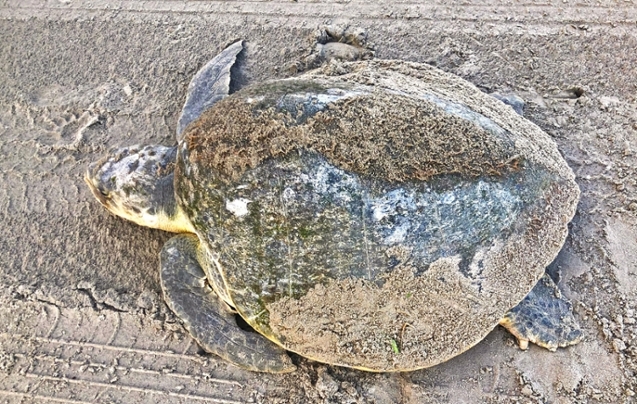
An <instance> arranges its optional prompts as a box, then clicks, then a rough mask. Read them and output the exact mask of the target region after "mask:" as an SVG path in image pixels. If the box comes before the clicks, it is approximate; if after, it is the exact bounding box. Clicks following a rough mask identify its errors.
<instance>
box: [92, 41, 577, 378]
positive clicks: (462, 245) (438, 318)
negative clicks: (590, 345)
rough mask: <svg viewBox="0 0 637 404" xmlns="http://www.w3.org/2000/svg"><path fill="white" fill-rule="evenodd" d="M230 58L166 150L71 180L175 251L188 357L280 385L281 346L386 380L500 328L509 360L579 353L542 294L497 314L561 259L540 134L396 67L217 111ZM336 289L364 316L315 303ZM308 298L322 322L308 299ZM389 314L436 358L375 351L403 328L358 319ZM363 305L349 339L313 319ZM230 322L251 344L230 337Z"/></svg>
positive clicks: (204, 74) (113, 162) (465, 87)
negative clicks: (206, 357)
mask: <svg viewBox="0 0 637 404" xmlns="http://www.w3.org/2000/svg"><path fill="white" fill-rule="evenodd" d="M240 50H241V46H240V43H236V44H234V45H232V46H231V47H229V48H227V49H226V50H225V51H224V52H222V53H221V54H220V55H219V56H217V57H216V58H215V59H213V60H212V61H211V62H210V63H208V64H207V65H206V66H205V67H204V68H203V69H202V71H201V72H199V73H198V74H197V76H196V77H195V78H194V79H193V83H191V87H190V88H189V94H188V99H187V101H186V104H185V106H184V111H183V113H182V117H181V118H180V123H179V129H178V140H179V144H178V145H177V146H176V148H166V147H162V146H148V147H146V148H144V149H139V148H134V149H133V150H129V149H122V150H120V151H118V152H116V153H115V156H114V157H107V158H105V159H104V160H102V161H101V162H99V163H98V164H97V165H94V166H92V167H90V168H89V172H88V173H87V183H88V184H89V186H90V187H91V190H92V191H93V193H94V195H95V196H96V198H97V199H98V200H99V201H100V202H101V203H102V204H103V205H104V206H105V207H107V208H108V209H109V210H110V211H111V212H113V213H115V214H117V215H120V216H122V217H125V218H127V219H129V220H133V221H135V222H136V223H139V224H142V225H148V226H151V227H156V228H161V229H164V230H168V231H173V232H177V233H190V234H187V235H179V236H176V237H175V238H173V239H171V240H170V241H169V242H168V243H167V244H166V245H165V246H164V248H163V250H162V252H161V279H162V288H163V290H164V294H165V297H166V301H167V303H168V304H169V306H170V307H171V309H172V310H173V311H175V313H177V315H179V316H180V317H181V318H182V319H183V320H184V324H185V326H186V328H187V329H188V330H189V331H190V333H191V334H192V335H193V337H194V338H195V339H196V340H197V341H199V343H200V344H201V345H202V347H204V349H206V350H207V351H209V352H213V353H216V354H217V355H219V356H221V357H223V358H225V359H227V360H229V361H230V362H232V363H235V364H237V365H238V366H241V367H243V368H246V369H250V370H257V371H267V372H287V371H291V370H293V369H294V366H293V365H292V364H291V362H290V360H289V358H288V357H287V356H286V355H285V352H284V351H283V349H282V348H281V347H283V348H285V349H289V350H293V351H295V352H297V353H299V354H301V355H305V356H308V357H311V358H312V359H315V360H319V361H322V362H328V363H334V364H338V365H341V366H351V367H356V368H360V369H364V370H370V371H396V370H403V371H404V370H413V369H418V368H422V367H426V366H432V365H434V364H436V363H439V362H440V361H443V360H446V359H448V358H450V357H452V356H454V355H457V354H459V353H461V352H463V351H464V350H466V349H468V348H469V347H471V346H473V345H474V344H475V343H477V342H478V341H479V340H480V339H482V338H483V337H484V336H485V335H486V334H487V333H488V332H489V331H490V330H491V329H492V328H493V327H494V326H495V325H496V324H497V323H498V321H501V323H502V324H503V325H505V326H506V327H507V328H509V329H511V330H512V332H513V334H514V335H516V337H517V338H518V339H519V341H520V344H521V345H524V344H525V343H527V342H526V341H531V342H534V343H537V344H539V345H543V346H546V347H547V348H549V349H554V347H556V346H566V345H569V344H572V343H576V342H577V341H578V340H579V339H580V337H581V333H580V331H579V329H578V328H577V325H576V324H575V322H574V321H571V320H572V314H571V313H570V306H569V305H568V304H567V303H566V302H564V301H561V300H559V296H558V295H557V294H556V293H555V289H554V286H551V285H552V281H551V280H550V278H548V277H544V278H543V280H542V282H541V283H540V285H538V287H537V288H536V289H533V293H532V295H530V297H529V298H527V299H525V300H524V301H523V302H522V304H521V305H520V306H518V307H517V308H516V309H514V310H513V311H511V312H510V313H509V314H506V315H505V313H506V312H507V311H508V310H509V309H510V308H511V307H513V306H514V305H516V304H517V303H519V302H520V301H521V300H522V299H523V298H524V296H525V295H526V294H527V293H528V292H529V291H530V290H531V289H532V288H533V285H534V284H535V283H536V282H537V281H538V279H540V278H542V275H543V273H544V268H545V266H546V265H548V263H550V261H551V260H552V259H553V258H554V257H555V255H556V254H557V252H558V251H559V249H560V247H561V245H562V243H563V241H564V238H565V237H566V232H567V227H566V225H567V223H568V221H569V220H570V219H571V218H572V216H573V214H574V211H575V206H576V203H577V200H578V196H579V191H578V189H577V186H576V184H575V183H574V181H573V177H574V176H573V174H572V172H571V171H570V169H569V168H568V166H567V165H566V164H565V162H564V161H563V159H562V158H561V156H560V155H559V153H558V152H557V149H556V147H555V144H554V143H553V142H552V141H551V140H550V138H549V137H548V136H547V135H546V134H544V133H543V132H541V131H540V130H539V129H538V128H537V127H535V126H534V125H532V124H531V123H529V122H528V121H526V120H524V119H523V118H521V117H519V116H518V115H517V114H516V113H515V112H514V111H513V110H511V109H510V108H509V107H507V106H504V105H503V104H501V103H500V102H499V101H496V100H495V99H493V98H491V97H488V96H486V95H484V94H482V93H481V92H480V91H479V90H477V89H476V88H475V87H473V86H471V85H470V84H468V83H466V82H464V81H463V80H461V79H459V78H457V77H454V76H451V75H448V74H446V73H443V72H440V71H438V70H436V69H434V68H431V67H428V66H425V65H417V64H409V63H404V62H398V61H386V62H383V61H371V62H360V63H353V64H344V65H335V66H336V68H335V69H334V70H331V69H332V67H331V66H332V65H330V66H327V67H326V68H324V69H323V70H321V71H317V72H310V73H307V74H305V75H303V76H301V77H299V78H298V79H291V80H282V81H273V82H267V83H263V84H259V85H255V86H252V87H248V88H245V89H242V90H240V91H239V92H237V93H235V94H233V95H231V96H230V97H226V95H227V94H228V90H229V75H230V73H229V72H230V67H231V66H232V65H233V64H234V60H235V58H236V55H237V53H238V52H239V51H240ZM213 104H214V106H213ZM211 106H212V107H211ZM183 128H185V130H184V131H183V133H182V129H183ZM175 159H176V160H175ZM173 170H174V171H173ZM529 248H531V250H529ZM434 266H435V268H436V270H435V271H433V272H431V273H430V268H433V267H434ZM432 273H439V274H440V275H436V276H435V277H433V278H432V276H431V274H432ZM399 274H400V275H399ZM445 274H446V275H445ZM430 278H431V279H430ZM445 278H446V279H447V280H449V281H451V280H452V279H455V280H454V281H453V282H454V284H453V285H451V284H448V285H447V286H445V285H446V284H445V282H447V280H446V279H445ZM409 279H413V281H410V280H409ZM359 281H360V282H363V283H357V282H359ZM351 282H353V283H351ZM427 282H430V283H429V284H428V283H427ZM431 282H433V283H431ZM350 284H351V287H352V288H354V289H352V291H354V290H355V288H358V287H362V289H361V290H369V291H370V296H371V295H375V296H377V299H380V300H379V302H380V303H378V302H377V303H374V304H381V306H382V307H381V306H379V307H378V308H377V309H374V307H371V306H369V304H371V303H370V302H365V301H364V300H365V299H362V300H360V301H357V300H354V301H350V300H348V299H347V298H346V297H348V296H345V295H343V294H342V292H338V293H335V292H330V291H332V290H333V291H337V290H342V288H343V287H347V285H350ZM357 285H358V286H357ZM385 285H395V286H392V288H395V289H388V288H387V287H385ZM401 285H402V286H401ZM414 285H422V286H418V288H417V289H413V286H414ZM547 285H548V286H547ZM370 288H371V289H370ZM437 288H438V289H437ZM439 288H442V289H439ZM434 290H439V292H436V293H439V294H436V293H433V292H430V291H434ZM318 291H327V293H328V294H327V296H326V297H325V299H323V298H321V299H323V301H322V304H325V310H326V311H325V312H321V311H320V310H319V311H318V312H316V310H314V309H315V308H316V304H317V303H316V302H315V301H312V300H311V299H310V297H309V296H310V295H312V296H315V295H316V294H317V293H318ZM321 293H322V292H321ZM454 294H456V295H454ZM319 295H320V293H319ZM438 295H439V296H441V299H443V300H439V301H436V296H438ZM412 296H413V298H411V297H412ZM308 299H310V300H308ZM405 299H407V300H405ZM454 301H456V302H458V303H460V302H464V303H462V304H464V306H462V305H460V306H458V305H455V304H454V306H458V307H455V308H454V310H456V311H457V310H459V311H457V312H458V317H456V318H454V317H453V316H452V317H449V315H448V313H451V312H454V311H453V310H451V311H450V309H451V307H450V306H448V305H449V304H453V302H454ZM419 302H426V307H425V306H423V304H425V303H419ZM304 305H305V306H304ZM339 305H340V306H339ZM357 305H360V307H359V308H357ZM392 305H396V307H403V309H401V310H407V311H408V312H409V313H411V317H410V318H415V319H416V320H409V321H412V323H410V324H409V325H410V330H416V329H419V328H422V329H431V328H432V324H433V326H434V328H439V330H440V331H441V332H443V335H442V337H441V338H439V339H440V341H442V342H438V345H435V344H434V345H431V346H430V345H429V340H431V339H432V337H429V336H427V334H426V333H425V334H422V335H417V334H416V335H413V336H412V337H411V338H412V339H411V340H405V341H400V342H401V345H403V346H404V347H405V349H407V348H409V347H410V348H409V349H412V350H413V352H414V353H413V355H409V356H408V355H402V356H401V355H396V354H395V352H394V354H392V350H391V349H389V351H387V349H386V348H387V347H386V346H385V345H383V344H386V343H387V338H392V337H391V335H395V334H392V333H395V331H394V330H395V329H394V328H391V327H395V325H391V324H390V323H392V321H393V320H392V319H394V320H395V319H397V318H398V317H399V315H402V314H400V313H398V312H396V313H395V315H393V314H392V313H391V311H390V312H388V313H389V317H388V318H389V319H390V320H392V321H385V320H383V319H382V318H381V319H380V320H379V321H380V322H376V323H374V321H376V320H373V319H372V318H376V316H375V315H374V314H375V313H380V311H382V312H383V313H385V314H387V313H386V312H387V310H390V307H391V306H392ZM302 307H307V309H302V310H301V313H303V312H305V313H307V317H306V318H303V317H298V316H297V314H298V310H297V308H302ZM339 307H340V308H339ZM370 307H371V310H372V312H371V313H370V314H371V315H370V316H369V317H368V318H367V319H365V318H362V319H360V320H356V322H354V323H353V327H352V328H350V329H345V330H344V329H342V327H343V324H345V323H344V322H337V320H336V319H335V318H332V317H326V314H327V312H328V311H329V312H330V313H333V314H332V315H334V313H336V315H337V317H338V313H339V312H340V313H341V314H343V313H345V312H347V313H351V316H354V317H355V316H356V313H359V312H360V313H363V312H365V311H366V310H367V311H369V310H370ZM310 309H312V310H310ZM235 310H236V312H237V313H238V314H240V315H241V316H242V317H243V318H244V319H245V320H246V321H247V322H248V324H250V325H252V326H253V327H254V328H255V329H256V330H257V331H258V332H259V333H260V334H261V335H260V334H256V333H249V332H245V331H242V330H241V329H239V328H238V327H237V326H236V324H234V323H233V321H234V319H233V313H234V311H235ZM373 310H376V312H374V311H373ZM349 315H350V314H348V316H349ZM569 316H570V317H569ZM273 318H274V319H276V324H274V323H271V320H272V319H273ZM324 318H325V319H326V320H323V319H324ZM352 318H353V317H352ZM295 319H296V320H295ZM565 319H566V320H565ZM396 321H398V320H396ZM400 321H403V320H400ZM414 321H415V322H414ZM305 324H308V325H309V326H307V327H306V326H305ZM399 324H402V323H399ZM436 324H438V325H439V327H436V326H435V325H436ZM386 327H389V328H386ZM357 328H362V329H364V330H365V332H367V331H369V330H371V331H372V334H370V335H369V336H367V337H363V336H362V335H363V334H361V338H365V339H366V340H365V341H363V342H364V344H363V345H365V348H364V350H363V351H360V352H358V351H351V350H350V351H349V352H342V351H341V349H340V348H339V347H341V346H344V345H343V344H350V343H351V341H352V339H351V338H352V333H353V332H354V331H353V330H354V329H357ZM403 328H404V327H403ZM317 332H318V334H317ZM325 333H327V334H329V335H330V338H331V339H322V336H323V335H326V334H325ZM374 333H375V334H374ZM339 335H340V336H339ZM364 335H367V334H364ZM376 336H378V338H380V339H381V340H383V341H382V343H379V344H376V345H375V344H374V342H375V341H374V339H375V338H376ZM388 336H389V337H388ZM266 337H267V339H266ZM355 337H356V336H355V335H354V338H355ZM434 339H436V338H434ZM269 340H271V341H269ZM328 340H329V342H328ZM446 340H448V341H449V342H448V343H446V344H445V343H444V341H446ZM353 341H356V340H355V339H354V340H353ZM440 343H442V344H443V345H440ZM321 344H325V345H321ZM279 345H280V346H281V347H279ZM359 345H360V344H359ZM405 352H407V351H405Z"/></svg>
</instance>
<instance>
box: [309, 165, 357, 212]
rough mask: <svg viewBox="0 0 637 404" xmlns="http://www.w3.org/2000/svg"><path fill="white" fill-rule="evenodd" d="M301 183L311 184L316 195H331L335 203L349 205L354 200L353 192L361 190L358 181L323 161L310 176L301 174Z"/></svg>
mask: <svg viewBox="0 0 637 404" xmlns="http://www.w3.org/2000/svg"><path fill="white" fill-rule="evenodd" d="M301 181H302V182H304V183H306V184H311V185H312V189H313V190H314V192H315V193H316V194H319V195H326V194H329V195H331V196H332V198H333V199H334V200H335V201H341V202H344V203H348V202H350V201H351V200H352V196H351V193H352V190H355V189H359V188H360V184H359V183H358V181H357V179H356V178H355V177H354V176H353V175H350V174H348V173H346V172H345V171H344V170H340V169H338V168H336V167H334V166H332V165H331V164H329V163H327V162H325V161H321V162H320V163H319V164H318V165H317V167H315V170H314V171H313V172H312V173H310V174H301Z"/></svg>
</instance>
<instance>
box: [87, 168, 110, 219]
mask: <svg viewBox="0 0 637 404" xmlns="http://www.w3.org/2000/svg"><path fill="white" fill-rule="evenodd" d="M94 164H95V163H93V164H91V165H90V166H89V168H88V170H86V174H84V182H86V185H88V188H89V189H90V190H91V193H93V196H94V197H95V199H97V200H98V201H99V203H101V204H102V206H104V207H106V208H107V209H108V199H109V198H108V194H107V193H106V192H104V191H102V190H100V188H99V186H98V185H96V184H95V181H94V180H93V177H92V175H91V174H92V171H93V168H94Z"/></svg>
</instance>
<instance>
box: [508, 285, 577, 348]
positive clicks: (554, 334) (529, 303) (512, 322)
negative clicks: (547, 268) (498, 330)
mask: <svg viewBox="0 0 637 404" xmlns="http://www.w3.org/2000/svg"><path fill="white" fill-rule="evenodd" d="M500 325H501V326H503V327H504V328H506V329H507V330H508V331H509V332H510V333H511V334H513V335H514V336H515V337H516V338H517V340H518V344H519V345H520V348H522V349H526V348H527V347H528V345H529V342H532V343H534V344H537V345H539V346H541V347H544V348H546V349H548V350H550V351H555V350H556V349H557V348H558V347H559V348H563V347H567V346H569V345H575V344H577V343H578V342H580V341H581V339H582V331H581V330H580V327H579V325H578V324H577V322H576V320H575V317H574V316H573V307H572V305H571V303H570V302H569V301H568V300H566V299H565V298H564V297H562V295H561V293H560V291H559V290H558V288H557V286H556V285H555V283H554V282H553V280H552V279H551V277H550V276H548V275H547V274H544V276H543V277H542V279H540V281H539V282H538V283H537V285H535V287H534V288H533V290H531V292H530V293H529V294H528V295H527V296H526V297H525V298H524V300H522V301H521V302H520V304H518V305H517V306H515V307H514V308H512V309H511V310H510V311H509V312H508V313H507V314H505V315H504V318H503V319H502V320H500Z"/></svg>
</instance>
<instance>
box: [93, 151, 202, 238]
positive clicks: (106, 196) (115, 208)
mask: <svg viewBox="0 0 637 404" xmlns="http://www.w3.org/2000/svg"><path fill="white" fill-rule="evenodd" d="M176 150H177V149H176V147H165V146H145V147H140V146H132V147H125V148H121V149H118V150H115V151H114V152H112V153H110V154H109V155H107V156H106V157H104V158H102V159H101V160H99V161H97V162H95V163H93V164H91V165H90V166H89V168H88V170H87V172H86V176H85V177H84V180H85V181H86V183H87V184H88V186H89V188H90V189H91V192H92V193H93V195H94V196H95V198H97V200H98V201H99V202H100V203H101V204H102V205H103V206H104V207H105V208H106V209H108V210H109V211H110V212H111V213H114V214H115V215H117V216H120V217H123V218H124V219H128V220H130V221H132V222H135V223H137V224H139V225H142V226H147V227H153V228H156V229H162V230H166V231H172V232H176V233H182V232H194V230H193V228H192V225H191V224H190V221H189V220H188V218H187V217H186V215H184V213H183V212H182V210H181V209H180V208H179V206H178V205H177V203H176V200H175V191H174V185H173V179H174V168H175V159H176V155H177V152H176Z"/></svg>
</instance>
